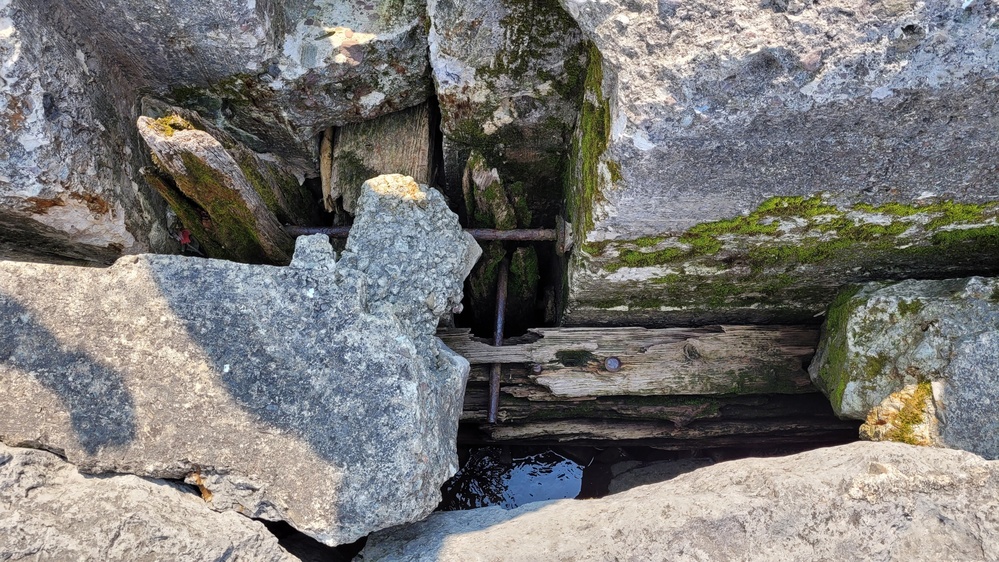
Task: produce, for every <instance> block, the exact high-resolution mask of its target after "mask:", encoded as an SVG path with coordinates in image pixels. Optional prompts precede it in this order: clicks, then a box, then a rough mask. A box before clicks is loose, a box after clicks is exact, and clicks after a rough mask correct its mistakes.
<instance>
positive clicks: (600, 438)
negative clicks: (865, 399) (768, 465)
mask: <svg viewBox="0 0 999 562" xmlns="http://www.w3.org/2000/svg"><path fill="white" fill-rule="evenodd" d="M856 425H857V424H855V423H853V422H850V421H843V420H835V421H833V420H825V419H809V418H803V419H792V420H787V419H779V420H760V421H719V422H713V423H702V424H691V425H689V426H686V427H677V426H675V425H673V424H671V423H669V422H650V421H617V420H570V421H564V420H557V421H550V422H539V423H528V424H497V425H493V426H481V427H480V430H481V431H482V432H484V433H485V434H486V435H488V436H489V438H490V439H491V440H494V441H513V440H516V441H543V442H547V443H552V442H557V443H565V442H579V441H585V442H588V443H594V442H599V443H606V442H620V441H653V440H654V441H659V442H660V443H675V444H676V445H681V444H683V443H684V442H702V443H703V442H710V441H712V440H719V441H722V442H726V443H734V442H739V441H741V442H743V443H745V442H746V441H747V440H750V439H753V440H755V439H756V438H757V437H760V438H767V437H769V438H770V439H774V438H776V437H781V438H782V439H781V440H782V441H784V442H792V441H797V440H800V439H802V438H805V437H809V436H816V435H829V434H830V433H834V432H835V433H842V432H843V431H846V432H852V434H853V436H854V437H856V431H857V429H856ZM687 447H689V445H687ZM684 448H686V447H684Z"/></svg>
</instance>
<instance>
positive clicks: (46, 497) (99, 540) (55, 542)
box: [0, 443, 296, 562]
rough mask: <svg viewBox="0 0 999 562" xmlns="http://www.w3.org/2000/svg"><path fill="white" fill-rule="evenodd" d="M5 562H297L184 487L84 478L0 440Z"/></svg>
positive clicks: (257, 530)
mask: <svg viewBox="0 0 999 562" xmlns="http://www.w3.org/2000/svg"><path fill="white" fill-rule="evenodd" d="M0 558H2V559H4V560H105V561H107V562H112V561H121V562H128V561H131V560H177V561H189V562H197V561H201V560H224V559H229V558H235V559H239V560H254V561H267V562H278V561H287V562H291V561H293V560H296V558H295V557H293V556H291V555H290V554H288V553H287V552H285V550H284V549H282V548H281V547H280V546H278V542H277V539H276V538H274V535H272V534H271V533H270V532H269V531H268V530H267V529H266V528H265V527H264V526H263V525H262V524H261V523H260V522H258V521H251V520H250V519H248V518H246V517H243V516H241V515H238V514H236V513H232V512H229V513H216V512H214V511H212V510H211V509H209V507H208V506H207V505H206V504H205V501H204V500H203V499H202V498H201V497H199V496H198V495H196V494H193V493H192V492H191V490H189V489H182V487H180V486H177V485H175V484H170V483H167V482H164V481H157V480H147V479H144V478H139V477H137V476H131V475H123V476H111V477H106V478H100V477H91V476H84V475H82V474H80V473H79V472H78V471H77V470H76V467H75V466H73V465H71V464H69V463H67V462H65V461H63V460H61V459H60V458H59V457H57V456H56V455H54V454H52V453H49V452H47V451H37V450H32V449H16V448H11V447H7V446H5V445H3V444H2V443H0Z"/></svg>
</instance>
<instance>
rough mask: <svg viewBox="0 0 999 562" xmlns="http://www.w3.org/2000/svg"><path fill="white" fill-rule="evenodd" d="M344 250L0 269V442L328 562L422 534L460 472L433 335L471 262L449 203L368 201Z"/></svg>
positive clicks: (454, 405) (455, 400) (472, 253)
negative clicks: (252, 259) (237, 516)
mask: <svg viewBox="0 0 999 562" xmlns="http://www.w3.org/2000/svg"><path fill="white" fill-rule="evenodd" d="M347 246H348V247H347V250H346V251H345V252H344V254H343V256H342V257H341V259H340V260H339V261H338V262H336V263H334V262H333V260H332V258H333V252H332V249H331V248H330V247H329V243H328V242H327V241H325V239H323V238H322V237H319V238H304V239H299V247H300V251H299V252H298V253H296V255H295V258H294V261H293V264H292V266H291V267H272V266H251V265H244V264H236V263H230V262H224V261H217V260H206V259H192V258H183V257H177V256H145V255H143V256H135V257H127V258H122V259H120V260H119V261H118V262H116V263H115V265H113V266H112V267H110V268H108V269H103V270H98V269H89V268H70V267H61V266H51V265H35V264H18V263H12V262H0V311H2V314H0V387H2V388H4V389H5V392H4V393H2V394H0V440H2V441H3V442H5V443H7V444H8V445H13V446H18V445H22V446H34V447H43V448H46V449H49V450H54V451H59V452H60V454H63V455H65V457H66V458H67V459H68V460H69V461H70V462H72V463H73V464H76V465H77V466H79V467H80V468H81V470H84V471H86V472H89V473H109V472H111V473H132V474H138V475H143V476H154V477H166V478H186V479H187V481H188V482H190V483H193V484H196V485H198V486H200V487H201V488H202V490H203V493H204V494H205V495H206V496H207V497H210V498H211V499H210V501H209V505H210V507H212V508H213V509H216V510H220V511H230V510H231V511H237V512H240V513H244V514H246V515H250V516H253V517H259V518H264V519H272V520H277V519H283V520H286V521H288V522H289V523H291V524H292V525H294V526H295V527H296V528H298V529H299V530H301V531H303V532H305V533H307V534H309V535H311V536H313V537H315V538H317V539H318V540H320V541H322V542H324V543H326V544H331V545H332V544H342V543H347V542H352V541H354V540H356V539H357V538H359V537H361V536H364V535H366V534H368V533H369V532H371V531H374V530H376V529H381V528H384V527H387V526H391V525H396V524H400V523H404V522H408V521H414V520H418V519H420V518H422V517H424V516H425V515H426V514H428V513H429V512H430V511H431V510H433V508H434V507H435V506H436V505H437V503H438V502H439V500H440V493H439V487H440V485H441V484H442V483H443V482H444V481H445V480H446V479H447V478H448V477H449V476H451V475H452V474H453V473H454V471H455V470H456V468H457V466H456V464H457V458H456V452H455V438H456V432H457V424H458V416H459V414H460V412H461V404H462V397H463V392H464V386H465V380H466V378H467V375H468V370H469V367H468V363H467V361H465V360H464V359H463V358H461V357H460V356H458V355H456V354H455V353H453V352H451V351H450V350H449V349H447V348H446V347H445V346H444V345H443V344H442V343H441V342H440V340H438V339H437V338H436V337H435V336H434V332H435V328H436V321H437V318H438V317H439V316H440V315H441V314H443V313H444V312H445V311H448V310H450V308H451V307H453V306H455V305H456V303H458V302H460V299H461V287H462V280H463V277H464V275H466V274H467V272H468V270H469V268H470V267H471V265H472V262H474V259H475V258H476V256H477V252H478V247H477V246H476V245H475V243H474V241H472V240H471V239H470V238H469V237H467V235H466V234H465V233H464V232H462V230H461V228H460V226H459V225H458V222H457V220H456V218H455V216H454V215H453V214H452V213H451V212H450V211H449V210H448V209H447V206H446V204H445V202H444V200H443V196H441V195H440V194H439V193H437V192H436V191H434V190H430V189H426V188H422V187H420V186H418V185H417V184H416V183H415V182H413V180H412V179H411V178H407V177H403V176H380V177H378V178H374V179H372V180H370V181H369V182H367V183H365V186H364V190H363V194H362V196H361V198H360V202H359V212H358V215H357V217H356V222H355V224H354V228H353V230H352V232H351V237H350V239H349V240H348V243H347Z"/></svg>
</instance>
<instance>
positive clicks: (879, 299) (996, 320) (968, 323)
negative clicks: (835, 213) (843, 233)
mask: <svg viewBox="0 0 999 562" xmlns="http://www.w3.org/2000/svg"><path fill="white" fill-rule="evenodd" d="M997 298H999V281H997V280H996V279H994V278H983V277H971V278H967V279H948V280H944V281H916V280H908V281H902V282H901V283H869V284H866V285H863V286H855V287H852V288H849V289H845V290H844V291H843V292H842V293H840V295H839V296H838V297H837V298H836V301H835V302H834V303H833V306H832V307H830V309H829V314H828V319H827V320H826V324H825V326H824V327H823V333H822V339H821V341H820V342H819V347H818V350H817V351H816V354H815V359H814V360H813V361H812V364H811V366H810V367H809V374H810V375H811V377H812V380H813V381H814V382H815V385H816V386H817V387H819V388H820V389H821V390H822V391H823V392H824V393H825V394H826V396H828V397H829V401H830V402H831V403H832V406H833V410H834V411H835V412H836V413H837V414H838V415H840V416H841V417H843V418H853V419H859V420H865V422H866V423H865V424H864V425H863V426H861V437H864V438H866V439H872V440H879V441H880V440H886V441H901V442H905V443H910V444H914V445H938V446H944V447H953V448H956V449H964V450H966V451H971V452H973V453H976V454H979V455H981V456H983V457H985V458H988V459H997V458H999V417H997V416H996V404H997V403H999V391H997V389H996V384H995V383H996V372H997V369H996V364H995V358H996V357H999V348H997V346H999V332H997V330H996V326H999V303H997Z"/></svg>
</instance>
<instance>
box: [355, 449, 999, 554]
mask: <svg viewBox="0 0 999 562" xmlns="http://www.w3.org/2000/svg"><path fill="white" fill-rule="evenodd" d="M997 487H999V462H995V461H985V460H983V459H982V458H980V457H978V456H975V455H972V454H970V453H966V452H964V451H949V450H945V449H921V448H917V447H911V446H908V445H902V444H898V443H852V444H850V445H843V446H840V447H828V448H825V449H818V450H815V451H809V452H807V453H802V454H798V455H792V456H787V457H780V458H762V459H760V458H749V459H742V460H736V461H730V462H723V463H719V464H716V465H713V466H709V467H705V468H701V469H698V470H695V471H693V472H689V473H687V474H682V475H680V476H677V477H676V478H673V479H672V480H669V481H667V482H662V483H659V484H651V485H648V486H639V487H638V488H634V489H631V490H628V491H625V492H622V493H620V494H615V495H612V496H608V497H605V498H600V499H594V500H585V501H579V500H559V501H553V502H539V503H532V504H527V505H523V506H521V507H518V508H516V509H511V510H505V509H502V508H500V507H498V506H493V507H487V508H482V509H476V510H472V511H460V512H458V511H451V512H440V513H435V514H433V515H431V516H430V517H429V518H428V519H427V520H426V521H423V522H420V523H416V524H413V525H407V526H404V527H399V528H397V529H389V530H387V531H383V532H380V533H376V534H374V535H372V536H370V537H368V542H367V544H366V545H365V547H364V550H363V551H362V553H361V559H362V560H364V562H375V561H378V560H391V561H393V562H400V561H417V560H435V561H437V562H464V561H466V560H545V561H550V562H556V561H567V562H568V561H572V562H576V561H578V560H800V561H807V560H995V559H997V558H999V544H997V543H996V540H995V537H996V535H997V533H999V519H997V518H996V517H995V513H996V512H997V510H999V497H997V495H996V493H995V491H996V489H997Z"/></svg>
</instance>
